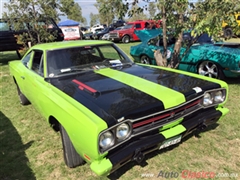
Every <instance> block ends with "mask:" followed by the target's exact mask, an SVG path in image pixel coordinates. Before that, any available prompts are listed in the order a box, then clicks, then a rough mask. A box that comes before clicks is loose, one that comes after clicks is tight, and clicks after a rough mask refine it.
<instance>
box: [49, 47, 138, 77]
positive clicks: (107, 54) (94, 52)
mask: <svg viewBox="0 0 240 180" xmlns="http://www.w3.org/2000/svg"><path fill="white" fill-rule="evenodd" d="M129 63H130V64H132V63H133V62H132V61H131V60H130V59H129V58H128V56H127V55H126V54H125V53H124V52H122V51H121V50H120V49H119V48H118V47H117V46H115V45H114V44H106V45H93V46H81V47H73V48H66V49H58V50H52V51H48V52H47V67H48V69H47V71H48V76H49V77H54V76H57V75H60V74H66V73H72V72H81V71H89V70H98V69H103V68H108V67H111V68H115V67H121V66H123V65H124V64H129Z"/></svg>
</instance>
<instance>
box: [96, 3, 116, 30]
mask: <svg viewBox="0 0 240 180" xmlns="http://www.w3.org/2000/svg"><path fill="white" fill-rule="evenodd" d="M106 3H108V0H97V3H95V4H94V6H95V7H96V8H97V9H98V12H99V21H100V23H101V24H107V26H108V25H109V24H111V23H112V21H113V19H114V12H113V11H112V9H111V6H110V7H106ZM104 7H105V8H104Z"/></svg>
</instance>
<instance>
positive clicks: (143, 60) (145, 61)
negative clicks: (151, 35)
mask: <svg viewBox="0 0 240 180" xmlns="http://www.w3.org/2000/svg"><path fill="white" fill-rule="evenodd" d="M141 63H143V64H150V61H149V58H148V57H147V56H145V55H144V56H142V57H141Z"/></svg>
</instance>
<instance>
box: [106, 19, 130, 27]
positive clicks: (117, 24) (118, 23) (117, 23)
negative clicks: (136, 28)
mask: <svg viewBox="0 0 240 180" xmlns="http://www.w3.org/2000/svg"><path fill="white" fill-rule="evenodd" d="M125 25H126V22H125V21H124V20H122V19H118V20H113V23H112V24H110V25H109V26H110V27H114V28H117V27H120V26H125Z"/></svg>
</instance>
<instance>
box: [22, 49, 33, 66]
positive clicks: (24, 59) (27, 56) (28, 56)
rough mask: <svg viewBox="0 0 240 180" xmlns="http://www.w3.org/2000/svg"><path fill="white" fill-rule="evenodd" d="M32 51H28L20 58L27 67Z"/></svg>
mask: <svg viewBox="0 0 240 180" xmlns="http://www.w3.org/2000/svg"><path fill="white" fill-rule="evenodd" d="M32 53H33V52H32V51H31V52H30V53H28V54H27V55H26V56H25V57H24V58H23V59H22V63H23V64H24V65H25V66H26V67H27V68H29V61H30V58H31V55H32Z"/></svg>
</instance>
